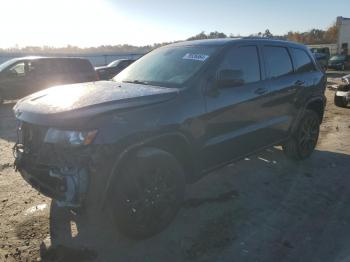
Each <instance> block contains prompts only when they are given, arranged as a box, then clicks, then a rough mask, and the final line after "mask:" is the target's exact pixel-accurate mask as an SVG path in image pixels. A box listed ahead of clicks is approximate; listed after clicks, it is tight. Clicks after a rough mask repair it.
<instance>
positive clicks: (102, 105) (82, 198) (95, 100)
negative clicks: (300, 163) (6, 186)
mask: <svg viewBox="0 0 350 262" xmlns="http://www.w3.org/2000/svg"><path fill="white" fill-rule="evenodd" d="M325 85H326V77H325V74H324V73H323V72H322V70H321V69H320V68H319V67H318V65H317V63H315V60H314V58H313V56H312V54H311V53H310V52H309V51H308V49H307V48H306V47H305V46H303V45H299V44H296V43H291V42H286V41H277V40H269V39H254V38H241V39H217V40H201V41H192V42H182V43H176V44H172V45H168V46H165V47H161V48H158V49H156V50H154V51H153V52H151V53H149V54H147V55H145V56H144V57H142V58H141V59H139V60H138V61H136V62H135V63H133V64H132V65H131V66H129V67H128V68H126V69H125V70H124V71H122V73H120V74H119V75H118V76H116V77H115V78H114V79H113V81H100V82H90V83H84V84H74V85H67V86H60V87H53V88H50V89H47V90H44V91H41V92H38V93H35V94H33V95H30V96H28V97H26V98H24V99H22V100H20V101H19V102H18V103H17V104H16V106H15V107H14V112H15V115H16V117H17V119H18V120H19V128H18V141H17V144H16V146H15V148H14V150H15V156H16V160H15V166H16V168H17V170H18V171H19V172H20V173H21V174H22V176H23V177H24V179H25V180H26V181H28V182H29V183H30V184H31V185H32V186H33V187H35V188H37V189H38V190H39V191H40V192H42V193H44V194H45V195H47V196H49V197H52V198H53V199H54V200H55V203H56V204H57V205H59V206H63V207H64V208H67V207H68V208H78V207H82V208H84V210H85V212H83V214H85V215H86V216H94V217H100V218H102V219H103V220H104V221H105V219H106V217H109V218H110V219H111V221H113V222H115V223H116V225H117V226H118V228H119V229H120V230H121V231H122V232H123V233H125V234H127V235H128V236H131V237H134V238H144V237H148V236H151V235H153V234H156V233H158V232H160V231H161V230H162V229H164V228H165V227H166V226H167V225H168V224H169V223H170V222H171V221H172V220H173V218H174V217H175V215H176V213H177V211H178V210H179V208H180V207H181V202H182V200H183V198H184V192H185V185H186V183H192V182H194V181H196V180H197V179H199V178H200V177H201V176H202V175H203V174H205V173H208V172H209V171H211V170H213V169H215V168H218V167H220V166H223V165H226V164H227V163H229V162H231V161H234V160H237V159H239V158H242V157H244V156H247V155H249V154H251V153H253V152H256V151H258V150H262V149H264V148H266V147H271V146H274V145H282V147H283V150H284V152H285V154H286V155H287V156H288V157H290V158H293V159H297V160H301V159H305V158H307V157H309V156H310V155H311V153H312V152H313V150H314V148H315V146H316V143H317V139H318V134H319V126H320V123H321V121H322V118H323V112H324V106H325V101H326V99H325V96H324V90H325ZM89 210H90V211H89ZM87 211H89V212H87ZM107 211H111V212H107ZM105 212H107V214H109V215H108V216H105V215H104V213H105Z"/></svg>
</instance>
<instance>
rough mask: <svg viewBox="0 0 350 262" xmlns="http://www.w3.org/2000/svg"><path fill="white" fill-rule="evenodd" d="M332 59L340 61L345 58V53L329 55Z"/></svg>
mask: <svg viewBox="0 0 350 262" xmlns="http://www.w3.org/2000/svg"><path fill="white" fill-rule="evenodd" d="M330 60H332V61H342V60H345V55H336V56H333V57H331V59H330Z"/></svg>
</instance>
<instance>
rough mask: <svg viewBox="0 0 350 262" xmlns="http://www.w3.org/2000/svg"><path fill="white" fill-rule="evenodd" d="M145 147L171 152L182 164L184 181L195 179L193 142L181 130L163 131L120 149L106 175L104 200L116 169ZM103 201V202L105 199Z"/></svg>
mask: <svg viewBox="0 0 350 262" xmlns="http://www.w3.org/2000/svg"><path fill="white" fill-rule="evenodd" d="M145 147H151V148H152V147H153V148H158V149H161V150H164V151H166V152H168V153H171V154H172V155H173V156H174V157H175V158H176V159H177V161H179V163H180V164H181V165H182V167H183V169H184V172H185V177H186V182H187V183H191V182H193V181H195V179H196V177H197V174H198V170H199V168H198V161H195V158H194V150H193V143H192V142H191V141H190V139H189V138H187V136H186V135H184V134H182V133H181V132H171V133H165V134H161V135H157V136H152V137H148V138H146V139H142V140H141V141H138V142H134V143H132V144H129V145H128V146H127V147H126V148H124V149H123V150H122V151H121V153H120V154H119V156H118V157H117V160H116V161H115V164H114V165H113V168H112V170H111V172H110V174H109V176H108V179H107V183H106V186H105V191H104V200H106V198H107V197H108V192H109V190H110V189H111V185H112V184H113V182H114V179H115V178H116V177H117V175H118V171H117V170H118V169H120V168H122V166H123V163H125V162H126V160H127V159H128V158H129V157H131V156H132V155H133V154H135V153H136V152H138V150H140V149H141V148H145ZM103 202H104V203H105V202H106V201H103Z"/></svg>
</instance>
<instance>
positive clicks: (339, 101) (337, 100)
mask: <svg viewBox="0 0 350 262" xmlns="http://www.w3.org/2000/svg"><path fill="white" fill-rule="evenodd" d="M334 104H335V105H336V106H338V107H346V106H347V104H348V102H347V101H346V98H345V97H343V96H337V95H334Z"/></svg>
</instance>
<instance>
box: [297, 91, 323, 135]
mask: <svg viewBox="0 0 350 262" xmlns="http://www.w3.org/2000/svg"><path fill="white" fill-rule="evenodd" d="M325 105H326V98H325V97H324V96H316V97H312V98H310V99H309V100H307V102H306V103H305V104H304V106H302V107H301V108H300V109H299V111H298V113H297V116H296V117H295V120H294V122H293V125H292V128H291V134H293V133H294V132H295V131H296V129H297V128H298V124H299V121H300V120H301V119H302V117H303V115H304V113H305V111H306V110H312V111H314V112H316V114H317V115H318V116H319V117H320V123H322V120H323V115H324V110H325Z"/></svg>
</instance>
